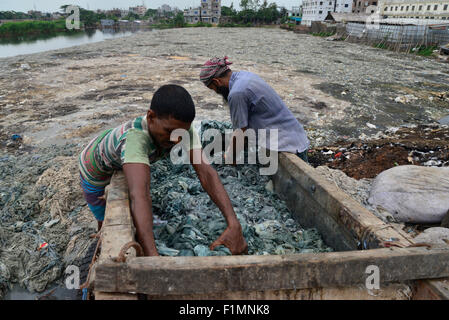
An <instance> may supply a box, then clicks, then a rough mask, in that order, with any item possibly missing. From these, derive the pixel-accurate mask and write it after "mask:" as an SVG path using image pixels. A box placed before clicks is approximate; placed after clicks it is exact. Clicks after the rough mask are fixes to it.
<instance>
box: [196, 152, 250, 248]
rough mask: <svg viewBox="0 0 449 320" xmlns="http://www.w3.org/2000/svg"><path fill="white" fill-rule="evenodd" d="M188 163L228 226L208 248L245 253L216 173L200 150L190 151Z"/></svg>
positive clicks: (240, 235) (245, 245)
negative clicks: (224, 247) (221, 247)
mask: <svg viewBox="0 0 449 320" xmlns="http://www.w3.org/2000/svg"><path fill="white" fill-rule="evenodd" d="M195 153H196V154H195ZM194 158H195V159H201V161H200V163H195V162H194V161H193V159H194ZM190 162H191V163H192V166H193V168H194V169H195V171H196V174H197V175H198V178H199V180H200V182H201V186H202V187H203V188H204V190H205V191H206V192H207V194H208V195H209V197H210V198H211V200H212V201H213V202H214V203H215V204H216V205H217V207H218V209H220V211H221V213H222V214H223V217H224V218H225V220H226V223H227V224H228V227H227V228H226V230H225V231H224V232H223V233H222V234H221V236H220V237H219V238H218V239H217V240H216V241H215V242H214V243H212V245H211V246H210V248H211V250H213V248H215V247H216V246H219V245H225V246H226V247H228V249H229V250H230V251H231V253H232V254H241V253H243V252H245V251H247V249H248V245H247V243H246V241H245V238H244V237H243V234H242V226H241V225H240V222H239V220H238V219H237V216H236V215H235V212H234V209H233V208H232V204H231V200H230V199H229V196H228V193H227V192H226V190H225V188H224V187H223V184H222V183H221V181H220V178H219V177H218V173H217V171H215V170H214V168H212V166H211V165H210V164H209V163H208V161H207V159H206V158H205V157H204V155H203V152H202V150H201V149H194V150H191V151H190Z"/></svg>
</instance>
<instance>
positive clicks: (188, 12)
mask: <svg viewBox="0 0 449 320" xmlns="http://www.w3.org/2000/svg"><path fill="white" fill-rule="evenodd" d="M220 17H221V0H201V6H200V7H198V8H193V9H192V8H189V9H185V10H184V20H185V21H186V22H187V23H196V22H199V21H201V22H204V23H218V22H219V21H220Z"/></svg>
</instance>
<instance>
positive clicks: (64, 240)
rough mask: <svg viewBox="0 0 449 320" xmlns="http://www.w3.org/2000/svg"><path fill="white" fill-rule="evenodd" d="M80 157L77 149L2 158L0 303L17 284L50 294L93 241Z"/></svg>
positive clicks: (17, 151) (14, 152)
mask: <svg viewBox="0 0 449 320" xmlns="http://www.w3.org/2000/svg"><path fill="white" fill-rule="evenodd" d="M10 151H11V149H10ZM77 154H78V151H77V147H76V146H75V145H66V146H62V147H57V146H51V147H46V148H42V149H38V148H36V149H33V150H28V151H21V150H20V149H18V148H15V149H13V150H12V152H6V153H1V154H0V299H1V298H2V297H3V296H4V295H5V293H6V292H7V290H8V289H10V288H11V284H12V283H17V284H19V285H20V286H21V287H24V288H27V289H28V290H29V291H31V292H35V291H37V292H41V291H43V290H45V288H46V287H47V285H48V284H50V283H53V282H54V281H56V280H58V279H60V278H61V275H62V274H63V272H64V270H65V268H66V267H67V266H68V265H70V264H76V263H77V262H76V261H77V259H80V258H82V257H83V256H84V252H85V250H86V248H87V246H88V245H89V244H90V242H91V241H92V239H90V238H89V235H90V234H92V233H94V232H95V228H91V224H92V218H91V216H90V215H89V213H88V210H87V207H86V206H85V202H84V201H83V198H82V193H81V189H80V187H79V178H78V166H77V161H76V160H77V157H76V155H77Z"/></svg>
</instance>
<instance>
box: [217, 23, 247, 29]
mask: <svg viewBox="0 0 449 320" xmlns="http://www.w3.org/2000/svg"><path fill="white" fill-rule="evenodd" d="M218 26H219V27H220V28H248V27H252V26H253V25H252V23H251V22H248V23H245V24H243V23H222V24H219V25H218Z"/></svg>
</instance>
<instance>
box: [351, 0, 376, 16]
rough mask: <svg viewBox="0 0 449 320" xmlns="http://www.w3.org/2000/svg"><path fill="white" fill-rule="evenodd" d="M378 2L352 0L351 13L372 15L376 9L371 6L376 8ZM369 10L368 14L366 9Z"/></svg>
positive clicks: (374, 0) (373, 0) (372, 0)
mask: <svg viewBox="0 0 449 320" xmlns="http://www.w3.org/2000/svg"><path fill="white" fill-rule="evenodd" d="M379 4H380V3H379V0H354V1H353V3H352V12H353V13H370V14H371V13H374V12H375V11H376V10H377V9H374V8H373V7H371V6H374V7H377V6H378V5H379ZM368 7H370V8H369V10H368V11H369V12H367V9H368Z"/></svg>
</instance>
